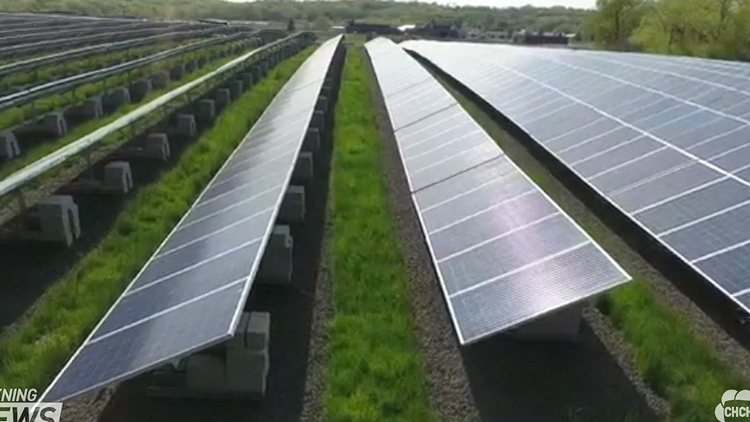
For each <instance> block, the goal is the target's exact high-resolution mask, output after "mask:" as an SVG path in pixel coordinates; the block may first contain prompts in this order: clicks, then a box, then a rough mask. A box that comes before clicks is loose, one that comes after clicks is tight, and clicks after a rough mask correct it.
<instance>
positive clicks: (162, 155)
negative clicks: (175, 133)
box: [145, 133, 172, 161]
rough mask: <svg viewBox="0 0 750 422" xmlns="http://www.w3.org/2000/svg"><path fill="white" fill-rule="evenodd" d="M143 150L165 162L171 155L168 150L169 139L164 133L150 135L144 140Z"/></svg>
mask: <svg viewBox="0 0 750 422" xmlns="http://www.w3.org/2000/svg"><path fill="white" fill-rule="evenodd" d="M145 150H146V151H147V153H148V154H149V155H152V156H153V157H155V158H159V159H160V160H162V161H167V159H168V158H169V156H170V155H171V154H172V151H171V149H170V148H169V137H168V136H167V134H166V133H152V134H150V135H148V137H147V138H146V147H145Z"/></svg>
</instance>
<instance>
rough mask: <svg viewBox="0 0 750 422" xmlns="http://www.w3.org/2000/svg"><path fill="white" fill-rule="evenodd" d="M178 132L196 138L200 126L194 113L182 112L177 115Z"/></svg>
mask: <svg viewBox="0 0 750 422" xmlns="http://www.w3.org/2000/svg"><path fill="white" fill-rule="evenodd" d="M176 129H177V133H179V134H181V135H183V136H187V137H189V138H194V137H195V136H196V135H197V134H198V126H197V125H196V122H195V115H194V114H180V115H179V116H177V125H176Z"/></svg>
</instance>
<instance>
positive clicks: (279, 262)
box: [258, 225, 294, 284]
mask: <svg viewBox="0 0 750 422" xmlns="http://www.w3.org/2000/svg"><path fill="white" fill-rule="evenodd" d="M293 248H294V240H293V239H292V236H291V234H290V230H289V226H286V225H278V226H274V228H273V231H272V232H271V237H270V239H269V240H268V245H267V246H266V250H265V253H264V254H263V258H262V259H261V263H260V267H259V268H258V280H259V282H260V283H263V284H291V282H292V271H293V266H292V265H293V261H292V252H293Z"/></svg>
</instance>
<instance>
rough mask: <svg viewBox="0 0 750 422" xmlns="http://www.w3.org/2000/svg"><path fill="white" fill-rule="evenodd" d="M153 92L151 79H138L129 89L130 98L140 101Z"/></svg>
mask: <svg viewBox="0 0 750 422" xmlns="http://www.w3.org/2000/svg"><path fill="white" fill-rule="evenodd" d="M153 90H154V84H153V83H152V82H151V79H139V80H137V81H135V82H134V83H133V86H132V87H131V88H130V98H132V99H134V100H136V101H141V100H142V99H144V98H145V97H146V95H148V94H150V93H151V92H152V91H153Z"/></svg>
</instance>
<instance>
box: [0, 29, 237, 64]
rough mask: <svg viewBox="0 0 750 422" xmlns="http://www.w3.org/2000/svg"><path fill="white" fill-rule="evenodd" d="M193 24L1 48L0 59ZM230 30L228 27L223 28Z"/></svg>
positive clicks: (151, 33)
mask: <svg viewBox="0 0 750 422" xmlns="http://www.w3.org/2000/svg"><path fill="white" fill-rule="evenodd" d="M196 26H198V25H195V24H183V25H176V26H173V27H159V28H148V29H136V30H131V31H121V32H112V33H108V34H98V35H87V36H83V37H73V38H60V39H56V40H49V41H40V42H35V43H28V44H18V45H14V46H9V47H3V48H1V49H0V59H6V58H9V57H13V56H16V55H18V54H19V53H35V52H44V51H50V50H54V49H56V48H58V47H64V48H68V47H76V46H81V45H88V44H92V43H95V42H99V41H105V42H106V41H110V42H114V41H122V40H127V39H130V38H136V37H145V36H149V35H157V34H161V33H164V32H167V31H180V30H182V31H189V30H192V29H194V28H195V27H196ZM225 28H230V27H225Z"/></svg>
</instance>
